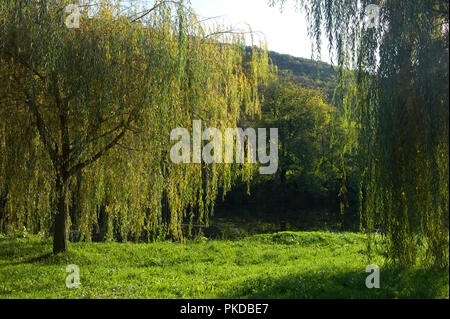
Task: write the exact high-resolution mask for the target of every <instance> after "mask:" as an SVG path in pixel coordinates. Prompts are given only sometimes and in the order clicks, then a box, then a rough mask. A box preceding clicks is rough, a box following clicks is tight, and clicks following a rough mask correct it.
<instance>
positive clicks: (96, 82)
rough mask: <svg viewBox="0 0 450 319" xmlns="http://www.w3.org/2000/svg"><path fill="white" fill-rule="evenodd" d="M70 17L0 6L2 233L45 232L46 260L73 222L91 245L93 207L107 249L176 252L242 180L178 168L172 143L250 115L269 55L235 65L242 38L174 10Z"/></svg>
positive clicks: (33, 2)
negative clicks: (146, 246)
mask: <svg viewBox="0 0 450 319" xmlns="http://www.w3.org/2000/svg"><path fill="white" fill-rule="evenodd" d="M69 3H70V1H67V3H66V1H46V2H42V1H37V0H17V1H9V2H8V1H7V2H4V1H2V2H1V4H0V132H1V133H0V193H1V195H2V198H3V199H4V201H3V202H2V203H3V204H2V205H3V207H0V209H2V211H1V212H2V223H3V224H4V227H5V229H6V231H13V230H15V229H17V228H21V227H23V226H26V227H27V228H28V229H29V230H31V231H33V232H37V231H40V232H41V233H44V234H50V233H51V232H53V250H54V252H55V253H56V252H60V251H66V250H67V233H68V229H69V228H70V227H71V226H72V228H73V226H74V224H75V223H74V222H75V219H76V228H77V229H78V231H79V232H80V234H81V239H84V240H91V234H92V229H93V227H94V226H95V225H96V223H97V215H98V210H99V207H102V209H103V210H104V213H105V214H106V217H107V231H106V234H107V237H108V238H112V236H113V233H114V232H115V231H117V232H119V233H120V234H121V237H122V238H125V239H126V238H127V236H130V235H135V236H136V237H139V236H140V235H141V234H142V232H143V231H146V232H147V233H151V232H156V231H159V230H160V229H162V227H163V226H166V228H165V229H166V231H167V232H168V233H170V235H171V236H172V237H174V238H178V239H181V238H183V232H182V228H181V225H182V223H183V220H185V219H186V218H188V219H189V220H190V221H191V222H192V221H194V220H196V221H200V222H205V220H207V218H208V214H209V213H210V211H211V208H212V207H213V204H214V201H215V199H216V197H217V195H218V191H219V189H222V190H223V191H224V192H226V191H227V190H228V189H229V188H230V186H231V183H232V181H233V180H234V179H236V178H243V179H246V180H249V179H250V178H251V176H252V172H251V170H252V169H253V167H252V166H251V165H250V164H243V165H239V166H236V165H232V164H217V163H212V164H209V165H207V164H205V163H202V164H189V165H176V164H174V163H172V162H171V161H170V159H169V153H170V147H171V146H172V145H171V141H170V132H171V130H172V129H174V128H176V127H184V128H187V129H192V125H193V124H192V123H193V120H202V123H203V124H204V125H205V126H214V127H216V128H218V129H221V128H224V127H236V125H237V121H238V120H239V118H240V115H241V114H242V113H246V114H251V115H253V114H257V113H258V112H259V109H260V105H259V97H258V94H257V86H258V84H259V82H260V81H263V80H264V78H265V76H266V73H267V72H268V61H267V51H266V50H265V48H262V49H254V50H253V52H252V54H248V53H246V50H245V39H244V37H243V36H242V35H239V34H235V33H227V32H224V29H223V28H221V27H220V26H214V27H209V28H206V27H204V26H202V25H201V24H200V23H199V21H198V18H197V17H196V15H195V14H193V13H192V12H191V11H190V10H189V7H187V6H186V5H185V4H184V3H183V2H174V1H167V2H164V1H156V2H155V3H154V5H153V6H152V7H150V8H147V9H146V10H144V11H141V12H135V14H134V15H130V14H129V13H124V10H123V6H121V3H120V2H119V1H100V2H98V3H95V4H94V3H85V5H83V6H81V7H80V9H79V10H80V21H79V27H78V28H68V27H67V25H66V23H65V21H66V19H67V17H68V15H69V13H68V12H66V10H65V8H66V5H67V4H69ZM69 206H70V207H73V206H75V207H76V210H75V213H74V214H69V209H68V207H69ZM164 209H167V210H168V211H169V217H168V219H166V221H165V225H163V223H164V221H163V216H162V213H163V210H164Z"/></svg>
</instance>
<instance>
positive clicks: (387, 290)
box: [221, 268, 449, 299]
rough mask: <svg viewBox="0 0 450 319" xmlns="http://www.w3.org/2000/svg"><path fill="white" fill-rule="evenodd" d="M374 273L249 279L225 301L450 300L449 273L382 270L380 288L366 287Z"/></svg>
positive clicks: (321, 272)
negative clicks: (449, 297)
mask: <svg viewBox="0 0 450 319" xmlns="http://www.w3.org/2000/svg"><path fill="white" fill-rule="evenodd" d="M368 275H370V273H366V272H365V269H362V270H361V271H349V272H330V271H329V270H328V269H324V270H323V271H322V270H320V269H319V270H318V271H316V272H313V271H309V272H299V273H293V274H288V275H285V276H282V277H277V278H273V277H257V278H247V279H246V280H245V281H244V282H242V283H241V284H240V285H239V286H235V287H232V288H231V289H229V290H228V291H226V292H225V293H224V294H223V296H221V297H222V298H251V299H259V298H262V299H265V298H271V299H272V298H273V299H278V298H286V299H336V298H343V299H372V298H389V299H392V298H448V296H449V274H448V271H438V270H428V269H412V270H400V269H393V268H390V269H381V271H380V288H372V289H369V288H367V287H366V284H365V283H366V278H367V276H368Z"/></svg>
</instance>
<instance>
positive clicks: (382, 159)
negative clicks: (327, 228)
mask: <svg viewBox="0 0 450 319" xmlns="http://www.w3.org/2000/svg"><path fill="white" fill-rule="evenodd" d="M270 2H271V4H272V5H273V4H274V3H276V2H278V3H281V4H284V3H285V2H286V1H285V0H280V1H270ZM296 3H297V4H298V5H299V6H300V7H301V8H302V9H303V10H304V12H305V13H306V16H307V19H308V22H309V33H310V35H311V36H312V37H313V38H314V39H315V40H316V41H315V43H316V46H315V49H316V52H320V40H321V37H322V36H323V35H324V36H326V38H327V39H328V41H329V43H330V47H329V49H330V51H331V52H332V53H334V54H333V57H334V58H335V59H336V58H337V64H338V66H339V70H340V88H339V89H338V91H337V97H339V98H340V99H339V101H340V102H341V103H340V105H341V107H342V108H343V110H344V111H345V114H346V118H347V119H348V122H349V123H354V125H349V127H354V128H355V133H356V134H357V138H358V153H359V154H360V165H359V167H360V170H361V205H362V206H361V213H362V217H363V218H364V225H363V226H364V228H365V230H366V231H367V232H368V234H369V235H370V236H369V248H370V247H371V242H372V239H373V236H372V235H373V234H374V233H375V232H380V233H382V234H383V235H385V236H386V237H387V239H388V243H389V244H388V251H387V253H388V256H389V258H390V260H391V261H393V262H395V263H397V264H400V265H405V266H406V265H411V264H414V263H415V262H416V260H417V258H418V257H419V256H422V257H424V259H425V260H426V261H427V262H429V263H430V264H436V265H438V266H442V267H448V260H449V254H448V253H449V207H448V200H449V198H448V181H449V171H448V162H449V126H448V125H449V113H448V112H449V102H448V89H449V88H448V82H449V78H448V75H449V65H448V61H449V60H448V59H449V56H448V54H449V38H448V31H449V14H448V12H449V2H448V1H445V0H418V1H408V0H384V1H372V0H371V1H367V0H358V1H354V0H339V1H327V0H300V1H296ZM371 4H375V5H377V6H378V7H379V9H380V11H379V16H378V17H379V20H378V19H377V16H374V19H373V20H372V21H370V22H371V23H375V25H370V23H367V22H368V20H367V17H366V16H365V15H366V14H368V11H367V12H366V8H367V7H368V6H369V5H371ZM365 19H366V20H365ZM377 22H378V23H377ZM322 33H324V34H322ZM349 134H350V135H351V134H352V130H350V132H349ZM423 252H424V254H422V253H423Z"/></svg>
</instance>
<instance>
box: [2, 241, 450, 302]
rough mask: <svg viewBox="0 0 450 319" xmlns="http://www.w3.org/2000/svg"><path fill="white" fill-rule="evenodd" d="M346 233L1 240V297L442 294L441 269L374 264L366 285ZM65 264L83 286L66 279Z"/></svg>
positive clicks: (356, 245)
mask: <svg viewBox="0 0 450 319" xmlns="http://www.w3.org/2000/svg"><path fill="white" fill-rule="evenodd" d="M364 249H365V246H364V241H363V238H362V236H361V235H358V234H353V233H343V234H333V233H323V232H314V233H307V232H302V233H291V232H284V233H277V234H273V235H258V236H254V237H251V238H248V239H244V240H239V241H210V242H204V243H202V242H189V243H187V244H185V245H181V244H177V243H170V242H158V243H152V244H131V243H90V244H88V243H72V244H71V245H70V252H68V253H64V254H60V255H58V256H53V255H51V254H49V252H50V251H51V243H50V242H49V241H46V242H43V241H40V240H37V239H20V240H17V239H16V240H3V241H0V298H380V297H384V298H411V297H413V298H422V297H431V298H448V295H449V286H448V280H449V277H448V273H446V272H437V271H424V270H421V269H413V270H408V271H395V270H390V269H387V268H384V267H382V264H383V262H382V258H381V257H380V256H378V257H376V258H375V260H374V261H373V262H374V263H377V264H378V265H379V266H381V267H382V268H381V280H380V282H381V288H380V289H367V288H366V287H365V278H366V276H367V275H368V274H367V273H366V272H365V268H366V266H367V261H366V257H365V256H364ZM68 264H77V265H78V266H79V267H80V270H81V288H80V289H68V288H66V286H65V278H66V276H67V275H68V274H67V273H66V272H65V269H66V266H67V265H68Z"/></svg>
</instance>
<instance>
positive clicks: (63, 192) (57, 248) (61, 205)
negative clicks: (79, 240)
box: [53, 177, 68, 254]
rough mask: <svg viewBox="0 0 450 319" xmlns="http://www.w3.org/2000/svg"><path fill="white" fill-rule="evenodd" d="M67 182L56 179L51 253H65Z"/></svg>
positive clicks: (60, 178)
mask: <svg viewBox="0 0 450 319" xmlns="http://www.w3.org/2000/svg"><path fill="white" fill-rule="evenodd" d="M67 188H68V180H67V178H64V177H59V178H57V181H56V191H57V196H58V197H57V203H56V210H57V212H56V217H55V229H54V231H53V253H54V254H57V253H59V252H65V251H67V216H68V197H67V196H68V192H67Z"/></svg>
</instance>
